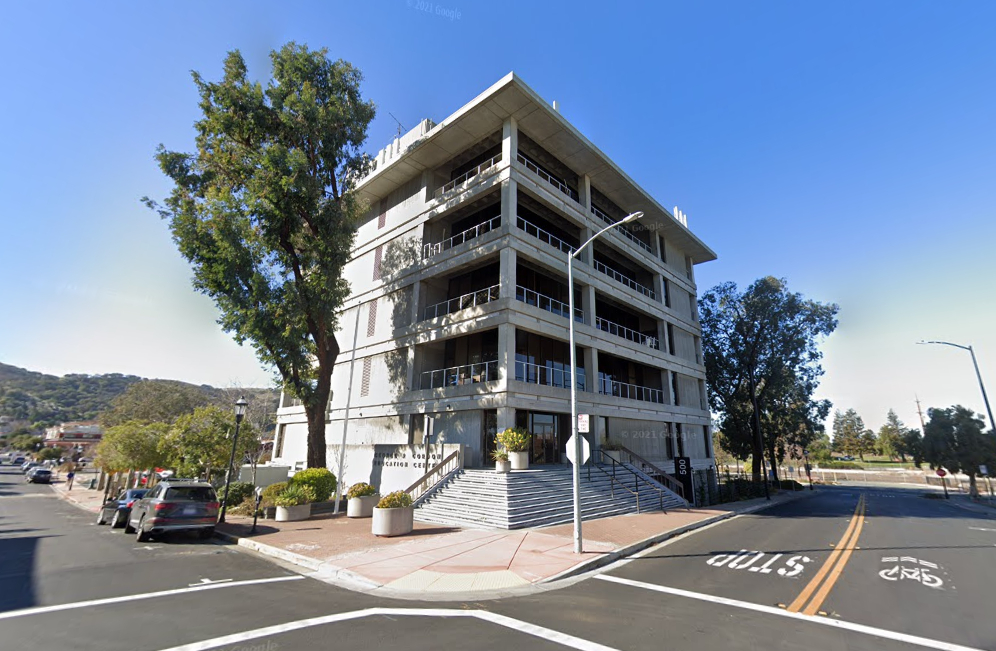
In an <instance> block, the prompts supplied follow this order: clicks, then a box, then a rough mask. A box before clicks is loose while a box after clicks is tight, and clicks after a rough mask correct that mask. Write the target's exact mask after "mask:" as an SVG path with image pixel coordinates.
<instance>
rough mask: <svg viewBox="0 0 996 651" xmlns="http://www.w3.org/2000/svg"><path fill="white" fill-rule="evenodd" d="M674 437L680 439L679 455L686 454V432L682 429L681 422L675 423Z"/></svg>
mask: <svg viewBox="0 0 996 651" xmlns="http://www.w3.org/2000/svg"><path fill="white" fill-rule="evenodd" d="M674 437H675V439H677V441H678V456H679V457H683V456H685V433H684V432H682V431H681V423H675V424H674Z"/></svg>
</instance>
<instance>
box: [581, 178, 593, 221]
mask: <svg viewBox="0 0 996 651" xmlns="http://www.w3.org/2000/svg"><path fill="white" fill-rule="evenodd" d="M578 203H580V204H581V206H582V207H583V208H584V215H585V217H587V218H588V219H591V178H590V177H589V176H588V175H587V174H582V175H581V176H579V177H578Z"/></svg>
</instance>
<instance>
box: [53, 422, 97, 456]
mask: <svg viewBox="0 0 996 651" xmlns="http://www.w3.org/2000/svg"><path fill="white" fill-rule="evenodd" d="M103 435H104V430H103V429H102V428H101V427H100V424H99V423H97V421H74V422H69V423H61V424H59V425H56V426H55V427H49V428H47V429H46V430H45V439H44V442H45V447H49V448H52V447H59V448H63V449H66V450H69V449H71V448H75V449H76V450H77V451H78V452H80V453H83V454H85V453H87V452H88V451H89V450H90V448H91V447H92V446H94V445H96V444H97V443H100V439H101V438H102V437H103Z"/></svg>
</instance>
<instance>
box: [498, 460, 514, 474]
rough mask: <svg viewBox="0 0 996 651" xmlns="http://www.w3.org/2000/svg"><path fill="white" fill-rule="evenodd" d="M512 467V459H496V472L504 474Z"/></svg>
mask: <svg viewBox="0 0 996 651" xmlns="http://www.w3.org/2000/svg"><path fill="white" fill-rule="evenodd" d="M511 469H512V462H511V461H495V472H497V473H498V474H501V475H504V474H505V473H507V472H508V471H509V470H511Z"/></svg>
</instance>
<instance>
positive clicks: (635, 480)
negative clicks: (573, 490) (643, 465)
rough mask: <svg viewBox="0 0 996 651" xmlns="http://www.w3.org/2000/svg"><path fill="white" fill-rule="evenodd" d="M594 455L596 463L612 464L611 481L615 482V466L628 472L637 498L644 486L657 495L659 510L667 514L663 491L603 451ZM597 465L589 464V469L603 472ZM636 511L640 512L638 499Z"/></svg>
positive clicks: (589, 477)
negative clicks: (607, 462) (592, 468)
mask: <svg viewBox="0 0 996 651" xmlns="http://www.w3.org/2000/svg"><path fill="white" fill-rule="evenodd" d="M594 454H595V455H597V457H596V458H597V459H598V463H605V460H606V459H608V460H609V461H611V462H612V478H613V480H615V474H616V467H617V466H618V467H619V468H621V469H623V470H624V471H626V472H628V473H629V474H631V475H633V487H634V488H636V492H637V495H638V496H639V491H640V484H641V483H642V484H646V486H647V488H649V489H650V490H652V491H655V492H656V493H657V497H658V499H659V501H660V509H661V511H664V512H665V513H667V509H665V508H664V491H662V490H661V489H660V488H659V487H658V486H655V485H654V483H653V482H651V481H648V480H647V477H645V476H643V475H641V474H640V473H638V472H637V471H635V470H633V469H632V468H630V467H628V466H627V465H626V464H624V463H621V462H618V461H616V460H615V459H613V458H612V457H610V456H608V455H606V454H605V453H604V451H603V450H601V449H599V450H595V452H594ZM598 463H595V464H590V465H589V468H590V467H591V465H594V466H595V468H597V469H598V470H601V471H602V472H605V469H604V468H601V467H599V466H598ZM605 474H608V473H607V472H605ZM588 479H589V480H590V479H591V470H589V471H588ZM630 492H631V493H632V492H633V491H630ZM636 511H637V513H639V512H640V504H639V498H638V499H637V505H636Z"/></svg>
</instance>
